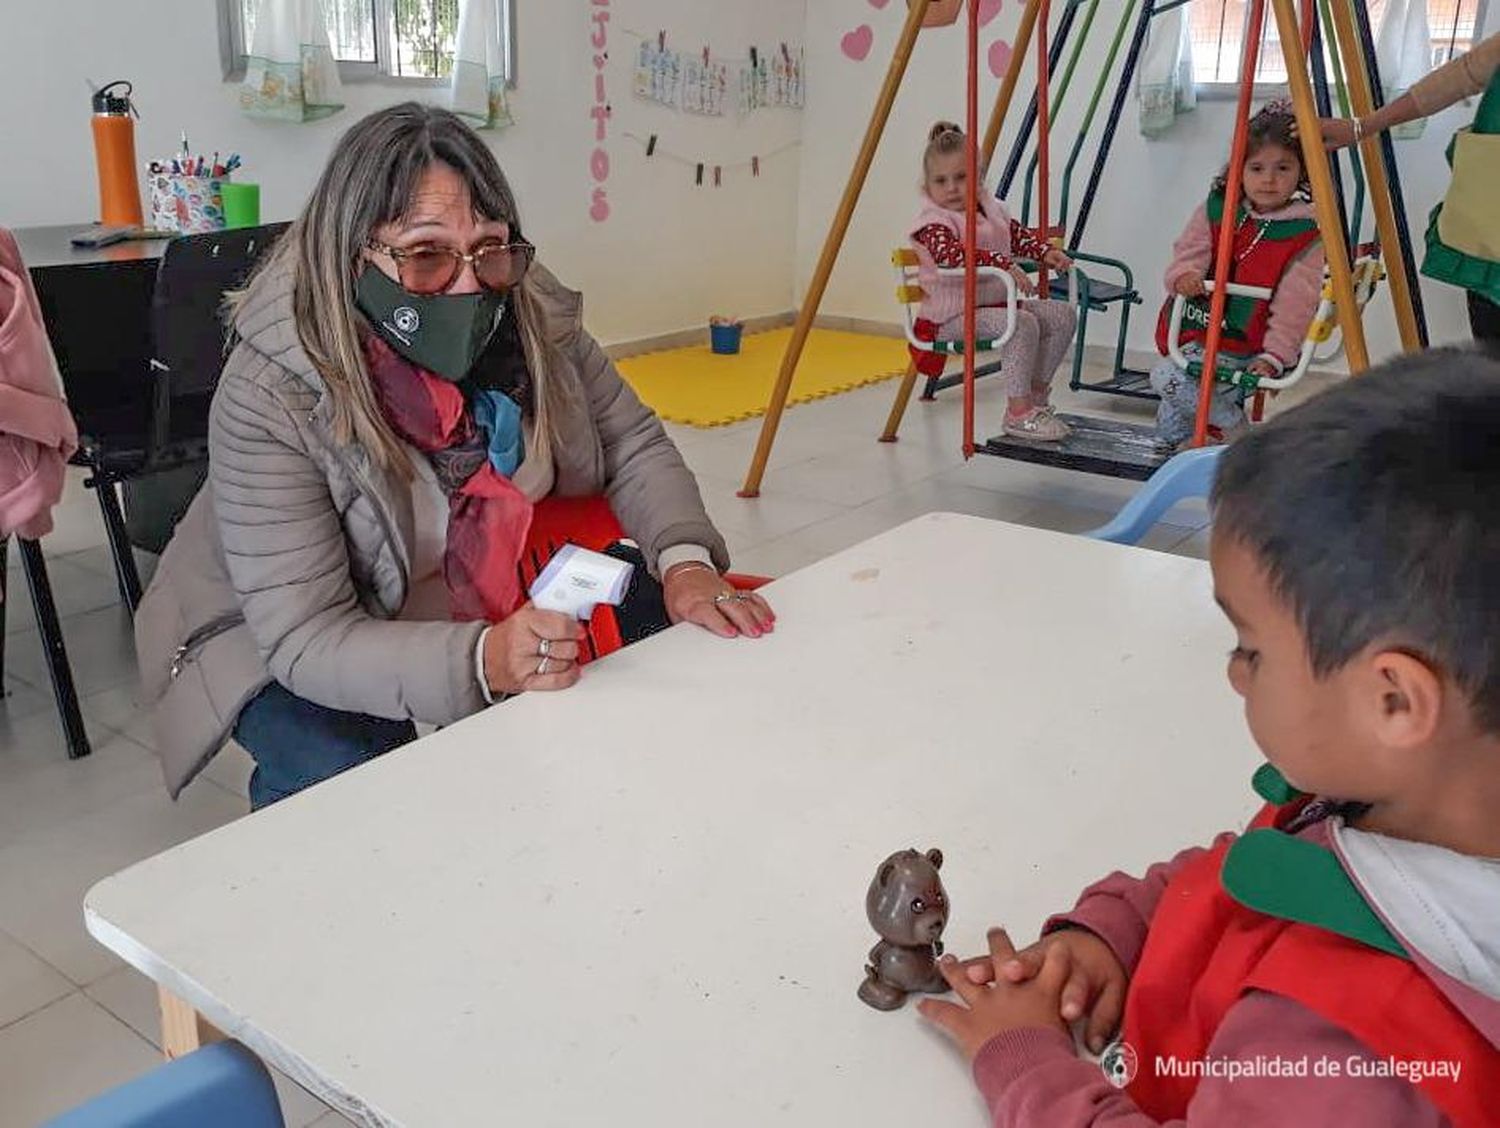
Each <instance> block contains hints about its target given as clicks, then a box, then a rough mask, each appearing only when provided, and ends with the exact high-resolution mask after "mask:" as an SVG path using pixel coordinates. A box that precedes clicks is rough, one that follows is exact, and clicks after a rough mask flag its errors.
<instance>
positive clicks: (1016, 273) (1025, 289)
mask: <svg viewBox="0 0 1500 1128" xmlns="http://www.w3.org/2000/svg"><path fill="white" fill-rule="evenodd" d="M1010 276H1011V277H1012V278H1014V279H1015V280H1016V293H1018V294H1020V295H1021V297H1023V298H1034V297H1036V283H1035V282H1033V281H1032V280H1031V275H1029V274H1027V273H1026V272H1025V271H1024V270H1022V269H1021V268H1020V267H1019V266H1012V267H1011V268H1010Z"/></svg>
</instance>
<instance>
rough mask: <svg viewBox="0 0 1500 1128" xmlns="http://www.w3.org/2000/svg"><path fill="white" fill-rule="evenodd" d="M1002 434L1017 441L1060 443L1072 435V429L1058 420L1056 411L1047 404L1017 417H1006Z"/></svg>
mask: <svg viewBox="0 0 1500 1128" xmlns="http://www.w3.org/2000/svg"><path fill="white" fill-rule="evenodd" d="M1004 432H1005V434H1007V435H1010V436H1011V437H1012V438H1017V439H1036V440H1037V441H1038V442H1044V443H1060V442H1062V441H1063V440H1064V439H1066V438H1067V437H1068V436H1069V435H1071V434H1072V433H1073V429H1072V428H1071V427H1069V426H1068V425H1067V424H1066V423H1064V422H1063V421H1062V420H1061V419H1059V418H1058V417H1057V412H1056V410H1054V409H1053V407H1052V406H1051V405H1050V404H1048V405H1046V406H1043V407H1034V408H1032V409H1031V410H1030V411H1028V412H1027V413H1026V414H1025V415H1022V416H1019V417H1012V416H1009V415H1007V416H1006V417H1005V427H1004Z"/></svg>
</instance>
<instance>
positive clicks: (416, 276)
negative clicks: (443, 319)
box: [369, 240, 536, 294]
mask: <svg viewBox="0 0 1500 1128" xmlns="http://www.w3.org/2000/svg"><path fill="white" fill-rule="evenodd" d="M369 246H370V250H372V251H383V252H384V253H386V254H388V255H390V256H391V258H393V259H395V260H396V276H397V277H398V278H399V279H400V280H401V285H402V287H403V288H404V289H406V290H408V291H410V292H411V293H413V294H441V293H443V292H444V291H446V290H447V289H448V288H449V287H450V286H452V285H453V283H455V282H456V281H458V276H459V275H460V274H461V273H462V272H463V268H464V263H469V264H470V265H472V266H473V267H474V277H475V278H476V279H478V281H479V284H480V285H481V286H483V287H484V288H485V289H486V290H493V291H495V292H496V293H501V294H503V293H505V291H507V290H510V289H513V288H514V287H516V286H519V285H520V284H521V279H522V278H524V277H526V270H527V268H528V267H529V266H530V265H531V260H532V259H533V258H535V257H536V248H535V247H534V246H532V245H531V244H530V243H527V242H525V241H524V240H522V241H519V242H515V243H481V244H480V245H479V246H477V247H475V248H474V249H473V250H472V251H470V252H469V253H468V254H465V253H464V252H463V251H458V250H454V249H453V248H452V247H437V246H423V247H411V248H402V247H391V246H388V245H386V244H385V243H376V242H371V243H370V244H369Z"/></svg>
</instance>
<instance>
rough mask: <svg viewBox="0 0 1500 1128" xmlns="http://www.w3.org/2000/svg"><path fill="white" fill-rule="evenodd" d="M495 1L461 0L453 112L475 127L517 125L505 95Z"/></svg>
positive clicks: (503, 67)
mask: <svg viewBox="0 0 1500 1128" xmlns="http://www.w3.org/2000/svg"><path fill="white" fill-rule="evenodd" d="M499 21H500V13H499V5H498V4H497V3H496V2H495V0H458V42H457V46H456V47H455V49H454V52H453V112H454V113H456V114H458V115H459V116H460V117H462V118H464V119H465V120H467V121H468V123H469V124H470V125H472V126H474V127H475V128H476V129H503V128H505V127H506V126H507V125H513V124H515V118H513V117H511V114H510V105H509V103H508V101H507V99H506V95H505V59H504V56H503V55H502V54H501V51H500V24H499Z"/></svg>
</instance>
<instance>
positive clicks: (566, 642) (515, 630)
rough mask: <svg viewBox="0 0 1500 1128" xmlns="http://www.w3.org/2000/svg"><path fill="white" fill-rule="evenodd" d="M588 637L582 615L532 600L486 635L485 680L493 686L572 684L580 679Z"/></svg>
mask: <svg viewBox="0 0 1500 1128" xmlns="http://www.w3.org/2000/svg"><path fill="white" fill-rule="evenodd" d="M582 638H583V627H582V625H580V624H579V623H578V621H577V620H576V619H572V618H570V617H569V616H567V615H564V614H563V613H562V612H561V611H541V610H539V609H537V608H535V607H533V606H532V605H531V604H530V603H528V604H526V605H525V606H524V607H522V608H520V609H519V610H518V611H516V613H515V614H513V615H511V616H510V617H509V618H508V619H502V620H501V621H500V622H498V623H495V624H494V625H493V626H491V627H490V629H489V633H488V634H487V635H485V636H484V680H485V681H486V682H488V683H489V686H490V692H491V693H522V692H524V691H526V690H533V689H540V690H549V689H567V688H568V687H569V686H570V685H572V684H573V683H574V682H576V681H577V680H578V676H579V670H578V644H579V642H580V641H581V640H582Z"/></svg>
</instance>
